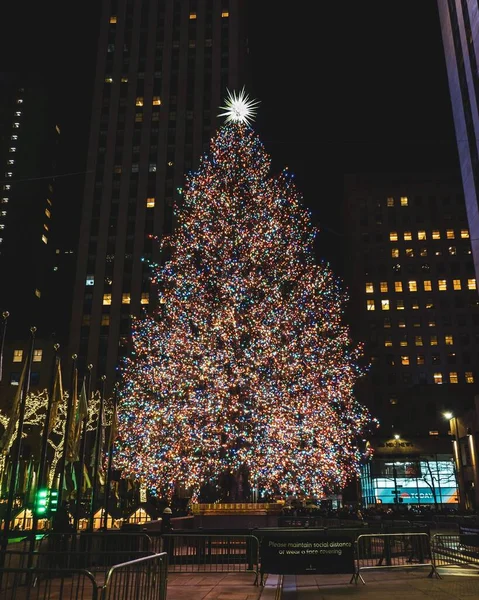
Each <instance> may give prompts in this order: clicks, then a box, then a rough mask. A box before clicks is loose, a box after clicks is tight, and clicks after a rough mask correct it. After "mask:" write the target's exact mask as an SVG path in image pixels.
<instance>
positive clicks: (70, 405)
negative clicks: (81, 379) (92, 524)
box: [58, 354, 78, 507]
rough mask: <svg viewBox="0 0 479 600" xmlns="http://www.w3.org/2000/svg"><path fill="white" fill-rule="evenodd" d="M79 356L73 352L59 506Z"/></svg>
mask: <svg viewBox="0 0 479 600" xmlns="http://www.w3.org/2000/svg"><path fill="white" fill-rule="evenodd" d="M77 358H78V356H77V355H76V354H73V356H72V361H73V363H72V375H71V385H70V397H69V398H68V409H67V419H66V423H65V434H64V436H63V452H62V458H61V466H60V482H59V484H58V506H59V507H60V506H61V505H62V495H63V482H64V481H65V468H66V466H67V454H68V439H69V437H70V427H71V422H72V418H73V410H74V406H73V402H74V399H75V390H74V386H75V375H76V361H77Z"/></svg>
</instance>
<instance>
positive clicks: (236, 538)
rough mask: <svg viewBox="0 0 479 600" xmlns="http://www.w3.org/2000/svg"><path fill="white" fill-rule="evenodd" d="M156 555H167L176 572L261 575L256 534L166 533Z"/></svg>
mask: <svg viewBox="0 0 479 600" xmlns="http://www.w3.org/2000/svg"><path fill="white" fill-rule="evenodd" d="M156 542H157V546H156V547H155V550H156V551H157V552H159V551H161V552H166V553H167V554H168V565H169V566H168V568H169V571H170V572H175V573H178V572H179V573H186V572H189V573H193V572H194V573H198V572H209V573H220V572H221V573H248V572H251V573H254V574H255V583H257V580H258V574H259V540H258V538H257V537H255V536H254V535H248V534H241V535H229V534H228V535H222V534H211V533H174V532H172V533H167V534H162V535H161V536H158V538H157V539H156Z"/></svg>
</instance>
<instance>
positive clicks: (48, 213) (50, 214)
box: [45, 208, 52, 219]
mask: <svg viewBox="0 0 479 600" xmlns="http://www.w3.org/2000/svg"><path fill="white" fill-rule="evenodd" d="M45 215H46V216H47V217H48V218H49V219H50V218H51V216H52V213H51V212H50V211H49V210H48V208H46V209H45Z"/></svg>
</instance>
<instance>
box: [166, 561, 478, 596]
mask: <svg viewBox="0 0 479 600" xmlns="http://www.w3.org/2000/svg"><path fill="white" fill-rule="evenodd" d="M428 574H429V569H428V568H418V569H404V570H400V569H389V570H381V571H379V570H378V571H368V572H363V574H362V575H363V578H364V581H365V584H363V583H361V582H360V581H359V582H358V584H355V583H350V580H351V576H350V575H268V576H267V577H266V578H265V582H264V586H256V585H254V575H251V574H250V573H169V575H168V593H167V600H341V599H343V598H356V599H361V600H362V599H366V598H367V599H368V600H479V568H478V569H462V568H448V569H441V570H440V575H441V578H440V579H439V578H436V577H428Z"/></svg>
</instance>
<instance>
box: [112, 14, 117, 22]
mask: <svg viewBox="0 0 479 600" xmlns="http://www.w3.org/2000/svg"><path fill="white" fill-rule="evenodd" d="M116 22H117V16H116V15H111V17H110V23H112V24H113V23H116Z"/></svg>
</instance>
